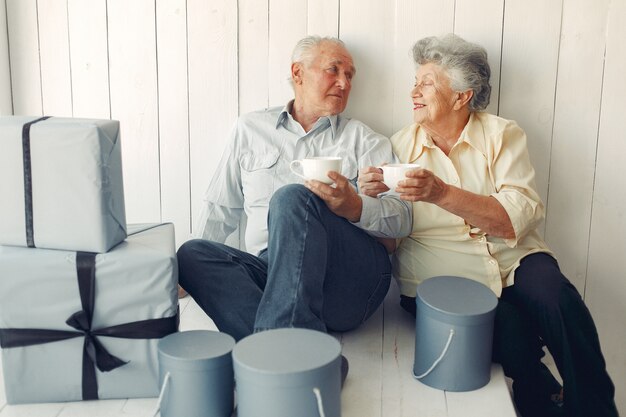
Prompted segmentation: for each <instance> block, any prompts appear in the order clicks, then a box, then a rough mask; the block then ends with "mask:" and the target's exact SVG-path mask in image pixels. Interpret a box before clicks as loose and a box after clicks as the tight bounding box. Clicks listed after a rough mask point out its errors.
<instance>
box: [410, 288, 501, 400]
mask: <svg viewBox="0 0 626 417" xmlns="http://www.w3.org/2000/svg"><path fill="white" fill-rule="evenodd" d="M415 302H416V304H417V314H416V320H415V362H414V366H413V375H414V376H415V377H416V378H417V379H419V380H420V381H421V382H423V383H424V384H426V385H428V386H431V387H433V388H438V389H442V390H446V391H471V390H474V389H478V388H480V387H482V386H484V385H486V384H487V383H488V382H489V379H490V377H491V349H492V341H493V322H494V318H495V313H496V306H497V305H498V299H497V297H496V296H495V294H494V293H493V292H492V291H491V290H490V289H489V288H487V286H485V285H483V284H481V283H480V282H477V281H474V280H471V279H467V278H461V277H452V276H439V277H434V278H429V279H427V280H426V281H424V282H423V283H421V284H420V285H418V286H417V296H416V298H415Z"/></svg>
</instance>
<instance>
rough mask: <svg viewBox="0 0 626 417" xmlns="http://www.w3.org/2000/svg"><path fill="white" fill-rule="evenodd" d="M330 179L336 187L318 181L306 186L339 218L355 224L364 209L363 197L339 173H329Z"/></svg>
mask: <svg viewBox="0 0 626 417" xmlns="http://www.w3.org/2000/svg"><path fill="white" fill-rule="evenodd" d="M328 178H330V179H331V180H333V181H334V182H335V187H331V186H330V185H328V184H324V183H323V182H320V181H316V180H309V181H306V182H305V183H304V185H305V187H306V188H308V189H309V190H311V191H312V192H313V194H315V195H316V196H318V197H319V198H321V199H322V200H324V201H325V202H326V205H327V206H328V208H329V209H330V211H332V212H333V213H335V214H336V215H337V216H340V217H344V218H346V219H348V220H350V221H351V222H353V223H354V222H358V221H359V220H360V219H361V210H362V209H363V201H362V200H361V197H359V195H358V194H357V193H356V190H355V189H354V188H353V187H352V185H351V184H350V182H349V181H348V179H347V178H346V177H344V176H343V175H341V174H339V173H338V172H336V171H328Z"/></svg>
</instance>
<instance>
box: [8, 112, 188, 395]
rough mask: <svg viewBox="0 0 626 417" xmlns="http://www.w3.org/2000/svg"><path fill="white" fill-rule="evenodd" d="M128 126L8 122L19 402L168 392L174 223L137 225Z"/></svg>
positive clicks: (11, 377) (12, 365)
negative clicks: (161, 363) (123, 131)
mask: <svg viewBox="0 0 626 417" xmlns="http://www.w3.org/2000/svg"><path fill="white" fill-rule="evenodd" d="M120 146H121V145H120V139H119V123H118V122H116V121H112V120H90V119H72V118H34V117H19V116H10V117H0V345H1V347H2V364H3V368H4V369H3V373H4V383H5V384H4V385H5V390H6V398H7V402H8V403H10V404H17V403H32V402H53V401H77V400H89V399H98V398H100V399H102V398H132V397H154V396H157V395H158V391H159V381H158V364H157V343H158V340H159V339H160V338H162V337H164V336H165V335H167V334H170V333H173V332H175V331H177V328H178V299H177V293H176V289H177V285H176V284H177V266H176V254H175V244H174V227H173V225H171V224H161V225H134V226H133V225H129V227H128V228H127V226H126V219H125V212H124V193H123V186H122V163H121V150H120Z"/></svg>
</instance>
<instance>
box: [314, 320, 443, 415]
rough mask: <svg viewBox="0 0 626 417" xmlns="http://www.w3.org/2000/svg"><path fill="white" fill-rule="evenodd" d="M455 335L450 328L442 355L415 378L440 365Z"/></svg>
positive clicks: (423, 375) (425, 374)
mask: <svg viewBox="0 0 626 417" xmlns="http://www.w3.org/2000/svg"><path fill="white" fill-rule="evenodd" d="M453 337H454V329H450V335H449V336H448V341H447V342H446V345H445V346H444V348H443V351H442V352H441V355H439V357H438V358H437V360H435V362H434V363H433V364H432V365H431V366H430V368H428V370H427V371H426V372H424V373H423V374H421V375H415V374H413V377H414V378H415V379H422V378H424V377H425V376H427V375H428V374H430V373H431V372H432V371H433V369H435V367H436V366H437V365H439V362H441V361H442V360H443V357H444V356H446V353H448V348H449V347H450V343H451V342H452V338H453ZM322 417H323V416H322Z"/></svg>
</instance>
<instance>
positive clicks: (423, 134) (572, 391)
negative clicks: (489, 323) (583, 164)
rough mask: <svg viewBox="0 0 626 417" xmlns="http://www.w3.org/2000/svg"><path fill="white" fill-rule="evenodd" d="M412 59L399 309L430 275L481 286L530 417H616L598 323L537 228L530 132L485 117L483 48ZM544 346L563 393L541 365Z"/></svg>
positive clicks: (366, 175) (434, 40)
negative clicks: (407, 213)
mask: <svg viewBox="0 0 626 417" xmlns="http://www.w3.org/2000/svg"><path fill="white" fill-rule="evenodd" d="M413 57H414V60H415V63H416V65H417V70H416V73H415V85H414V87H413V89H412V90H411V99H412V104H413V118H414V121H415V123H414V124H412V125H410V126H407V127H406V128H404V129H402V130H401V131H399V132H398V133H396V134H395V135H394V136H393V137H392V138H391V142H392V145H393V147H394V152H395V154H396V155H397V156H398V157H399V159H400V160H401V161H402V162H405V163H417V164H419V165H420V168H419V169H415V170H412V171H409V172H408V173H407V175H406V176H407V179H406V180H404V181H401V182H400V183H399V186H398V187H397V188H396V190H395V191H396V192H398V193H400V196H401V198H402V199H404V200H408V201H411V202H413V218H414V220H413V230H412V233H411V235H410V236H408V237H407V238H405V239H403V240H402V241H401V242H400V244H399V246H398V248H397V249H396V252H395V256H394V275H395V277H396V278H397V280H398V282H399V285H400V289H401V294H402V296H401V304H402V306H403V307H404V308H405V309H407V310H409V311H410V312H412V313H413V314H414V312H415V299H414V297H415V291H416V286H417V285H419V283H420V282H421V281H423V280H425V279H427V278H430V277H433V276H437V275H455V276H462V277H467V278H471V279H474V280H476V281H479V282H482V283H483V284H485V285H486V286H487V287H489V288H490V289H491V290H492V291H493V292H494V293H495V294H496V295H497V296H498V297H499V303H498V308H497V312H496V324H495V334H494V345H493V352H494V360H495V361H497V362H500V363H501V364H502V366H503V369H504V372H505V374H506V375H508V376H509V377H511V378H513V380H514V382H513V390H514V399H515V403H516V405H517V407H518V410H519V411H520V412H521V413H522V415H523V416H525V417H526V416H528V417H540V416H552V415H567V416H591V415H593V416H617V410H616V407H615V403H614V399H613V398H614V387H613V384H612V382H611V380H610V378H609V376H608V374H607V372H606V369H605V361H604V358H603V356H602V352H601V350H600V343H599V340H598V335H597V332H596V328H595V325H594V323H593V319H592V318H591V315H590V313H589V311H588V310H587V308H586V307H585V305H584V303H583V300H582V299H581V297H580V295H579V294H578V292H577V291H576V289H575V288H574V286H573V285H572V284H571V283H570V282H569V281H568V280H567V278H566V277H565V276H563V274H562V273H561V271H560V270H559V266H558V264H557V261H556V259H555V258H554V255H553V254H552V252H550V249H548V247H547V245H546V243H545V242H544V241H543V240H542V238H541V237H540V236H539V234H538V233H537V230H536V228H537V225H538V224H539V222H540V221H541V220H542V218H543V214H544V213H543V205H542V202H541V200H540V198H539V196H538V195H537V192H536V191H535V183H534V176H535V174H534V170H533V167H532V165H531V163H530V159H529V155H528V151H527V147H526V135H525V134H524V131H523V130H522V129H521V128H520V127H519V126H518V125H517V124H516V123H515V122H513V121H510V120H506V119H503V118H501V117H497V116H494V115H491V114H488V113H485V112H483V111H482V110H484V109H485V108H486V107H487V104H488V103H489V96H490V92H491V87H490V85H489V76H490V69H489V64H488V62H487V53H486V51H485V50H484V49H483V48H482V47H480V46H477V45H474V44H471V43H469V42H466V41H464V40H463V39H461V38H459V37H458V36H454V35H447V36H444V37H429V38H425V39H422V40H420V41H418V42H417V43H416V44H415V46H414V47H413ZM382 179H383V176H382V172H381V170H380V169H378V168H374V167H369V168H367V169H365V170H364V171H363V172H362V173H361V176H360V178H359V185H360V189H361V192H362V193H364V194H366V195H369V196H376V195H378V194H379V193H381V192H385V191H388V189H387V187H386V186H385V185H384V184H383V183H382V182H381V181H382ZM543 344H545V345H546V346H547V348H548V349H549V351H550V353H551V354H552V356H553V357H554V359H555V362H556V365H557V367H558V369H559V372H560V374H561V375H562V377H563V382H564V390H561V387H560V385H559V383H558V382H557V381H556V380H555V379H554V377H553V376H552V375H551V374H550V372H549V371H548V369H547V368H546V367H545V366H544V365H543V364H542V363H541V357H542V356H543V351H542V345H543ZM559 394H561V395H560V396H559ZM560 398H564V400H563V402H560V401H556V400H557V399H560ZM561 405H564V406H561Z"/></svg>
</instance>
